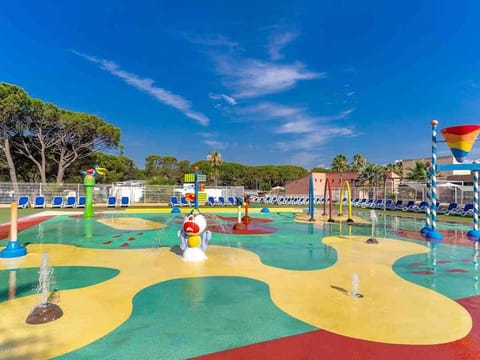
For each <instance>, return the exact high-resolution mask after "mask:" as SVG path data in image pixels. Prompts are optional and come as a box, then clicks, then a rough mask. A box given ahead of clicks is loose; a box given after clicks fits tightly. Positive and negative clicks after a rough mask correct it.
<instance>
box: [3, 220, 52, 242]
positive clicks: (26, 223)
mask: <svg viewBox="0 0 480 360" xmlns="http://www.w3.org/2000/svg"><path fill="white" fill-rule="evenodd" d="M52 217H53V216H35V217H27V218H23V219H19V220H18V222H17V230H18V232H20V231H22V230H25V229H28V228H29V227H32V226H35V225H37V224H40V223H41V222H44V221H45V220H48V219H50V218H52ZM9 237H10V223H8V224H3V225H0V240H3V239H7V238H9Z"/></svg>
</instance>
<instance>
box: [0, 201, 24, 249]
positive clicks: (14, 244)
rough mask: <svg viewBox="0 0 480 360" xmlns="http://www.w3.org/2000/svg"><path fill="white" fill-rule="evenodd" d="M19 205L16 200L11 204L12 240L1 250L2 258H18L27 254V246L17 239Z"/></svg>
mask: <svg viewBox="0 0 480 360" xmlns="http://www.w3.org/2000/svg"><path fill="white" fill-rule="evenodd" d="M17 221H18V207H17V203H16V202H12V203H11V204H10V241H9V242H8V243H7V246H6V247H5V249H3V250H2V251H0V258H16V257H19V256H24V255H26V254H27V248H26V247H24V246H22V245H20V242H19V241H18V239H17Z"/></svg>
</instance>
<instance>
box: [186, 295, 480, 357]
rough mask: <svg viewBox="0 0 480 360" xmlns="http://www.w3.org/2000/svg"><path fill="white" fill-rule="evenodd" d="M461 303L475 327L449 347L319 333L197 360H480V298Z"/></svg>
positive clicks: (445, 345)
mask: <svg viewBox="0 0 480 360" xmlns="http://www.w3.org/2000/svg"><path fill="white" fill-rule="evenodd" d="M458 303H460V304H461V305H462V306H464V307H465V308H466V309H467V310H468V312H469V313H470V315H471V316H472V319H473V327H472V330H471V331H470V333H469V334H468V335H467V336H466V337H465V338H463V339H461V340H457V341H454V342H451V343H447V344H440V345H393V344H383V343H376V342H371V341H366V340H358V339H353V338H348V337H344V336H341V335H337V334H333V333H330V332H328V331H325V330H317V331H312V332H309V333H306V334H301V335H295V336H290V337H286V338H281V339H277V340H272V341H267V342H263V343H258V344H253V345H248V346H244V347H241V348H237V349H231V350H226V351H222V352H218V353H215V354H210V355H205V356H200V357H197V358H195V359H197V360H200V359H202V360H215V359H219V360H220V359H221V360H225V359H229V360H230V359H231V360H237V359H238V360H243V359H275V360H279V359H295V360H301V359H305V360H307V359H308V360H310V359H312V360H313V359H335V360H416V359H419V360H429V359H434V360H457V359H458V360H474V359H475V360H478V359H480V296H473V297H470V298H465V299H462V300H458ZM432 326H435V324H432Z"/></svg>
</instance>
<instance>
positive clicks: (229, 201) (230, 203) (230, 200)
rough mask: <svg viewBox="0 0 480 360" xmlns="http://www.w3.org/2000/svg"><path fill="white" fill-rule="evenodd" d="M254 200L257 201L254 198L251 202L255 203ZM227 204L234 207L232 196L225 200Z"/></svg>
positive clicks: (234, 202)
mask: <svg viewBox="0 0 480 360" xmlns="http://www.w3.org/2000/svg"><path fill="white" fill-rule="evenodd" d="M255 199H257V198H254V200H253V202H256V200H255ZM227 203H228V205H231V206H235V204H236V203H237V202H236V201H235V198H234V197H233V196H229V197H228V198H227Z"/></svg>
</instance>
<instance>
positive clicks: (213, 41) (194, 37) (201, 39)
mask: <svg viewBox="0 0 480 360" xmlns="http://www.w3.org/2000/svg"><path fill="white" fill-rule="evenodd" d="M182 35H183V37H184V38H185V39H186V40H187V41H189V42H191V43H192V44H197V45H204V46H212V47H223V48H228V49H229V50H236V49H239V46H238V43H236V42H234V41H231V40H229V39H228V38H227V37H226V36H224V35H221V34H205V35H198V34H190V33H182Z"/></svg>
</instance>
